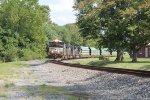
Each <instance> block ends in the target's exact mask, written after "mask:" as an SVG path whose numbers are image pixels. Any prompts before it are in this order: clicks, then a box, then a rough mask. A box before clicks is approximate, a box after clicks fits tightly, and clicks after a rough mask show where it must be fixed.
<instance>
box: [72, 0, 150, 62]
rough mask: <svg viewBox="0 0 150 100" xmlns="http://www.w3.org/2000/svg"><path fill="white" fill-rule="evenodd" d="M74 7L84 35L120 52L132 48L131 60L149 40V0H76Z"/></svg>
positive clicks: (135, 59)
mask: <svg viewBox="0 0 150 100" xmlns="http://www.w3.org/2000/svg"><path fill="white" fill-rule="evenodd" d="M74 8H75V10H77V11H78V13H77V24H78V26H79V28H80V31H81V34H82V36H84V37H86V38H93V39H95V38H97V39H98V41H99V45H101V46H103V47H108V49H109V50H115V51H117V52H118V54H122V53H121V52H123V51H128V52H129V51H132V52H133V60H132V61H137V57H136V53H137V51H138V50H139V49H141V48H142V47H143V46H145V45H147V44H148V43H149V42H150V30H149V29H150V20H149V16H150V1H149V0H76V2H75V6H74ZM117 57H119V56H117ZM119 58H120V57H119ZM119 58H116V59H117V60H119V61H120V60H121V59H119Z"/></svg>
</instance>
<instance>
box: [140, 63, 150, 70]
mask: <svg viewBox="0 0 150 100" xmlns="http://www.w3.org/2000/svg"><path fill="white" fill-rule="evenodd" d="M139 70H150V64H149V65H145V66H143V67H140V68H139Z"/></svg>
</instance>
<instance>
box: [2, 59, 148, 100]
mask: <svg viewBox="0 0 150 100" xmlns="http://www.w3.org/2000/svg"><path fill="white" fill-rule="evenodd" d="M27 63H28V64H29V65H30V66H31V67H29V68H23V69H22V71H23V73H22V75H21V76H22V77H23V78H22V79H20V80H17V81H14V84H15V86H16V87H17V86H18V87H19V86H37V85H42V84H45V85H48V86H57V87H63V88H65V89H66V90H68V91H73V93H74V94H73V95H74V96H76V97H81V98H84V99H85V100H122V99H123V100H149V98H150V78H143V77H137V76H133V75H125V74H115V73H108V72H103V71H95V70H87V69H82V68H73V67H68V66H62V65H57V64H52V63H50V62H49V61H40V60H32V61H28V62H27ZM27 72H28V73H27ZM26 74H28V75H29V76H30V77H29V78H26V77H24V75H26ZM31 77H32V78H31ZM36 95H38V94H36ZM13 96H14V95H11V96H10V98H14V97H13ZM60 96H61V97H62V99H60V98H59V99H54V100H65V98H66V97H65V96H64V95H63V94H62V95H60ZM0 98H1V97H0ZM26 98H27V97H26ZM48 98H50V97H48V96H47V95H46V96H45V99H46V100H51V99H48ZM28 99H30V100H32V99H33V100H35V98H32V99H31V97H29V98H28ZM28 99H27V100H28Z"/></svg>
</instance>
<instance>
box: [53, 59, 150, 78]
mask: <svg viewBox="0 0 150 100" xmlns="http://www.w3.org/2000/svg"><path fill="white" fill-rule="evenodd" d="M50 62H51V63H54V64H59V65H65V66H70V67H77V68H83V69H90V70H98V71H106V72H111V73H118V74H128V75H135V76H140V77H150V71H144V70H132V69H121V68H111V67H97V66H91V65H80V64H71V63H65V62H62V61H61V60H50Z"/></svg>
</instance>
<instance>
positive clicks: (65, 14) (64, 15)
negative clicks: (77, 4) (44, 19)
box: [39, 0, 76, 25]
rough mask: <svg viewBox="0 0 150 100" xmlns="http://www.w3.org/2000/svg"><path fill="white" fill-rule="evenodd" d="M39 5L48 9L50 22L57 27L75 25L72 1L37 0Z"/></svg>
mask: <svg viewBox="0 0 150 100" xmlns="http://www.w3.org/2000/svg"><path fill="white" fill-rule="evenodd" d="M39 4H41V5H48V6H49V7H50V9H51V12H50V17H51V20H52V22H54V23H56V24H58V25H65V24H68V23H75V19H76V16H75V12H74V11H73V8H72V7H73V4H74V0H39Z"/></svg>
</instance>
